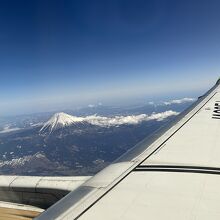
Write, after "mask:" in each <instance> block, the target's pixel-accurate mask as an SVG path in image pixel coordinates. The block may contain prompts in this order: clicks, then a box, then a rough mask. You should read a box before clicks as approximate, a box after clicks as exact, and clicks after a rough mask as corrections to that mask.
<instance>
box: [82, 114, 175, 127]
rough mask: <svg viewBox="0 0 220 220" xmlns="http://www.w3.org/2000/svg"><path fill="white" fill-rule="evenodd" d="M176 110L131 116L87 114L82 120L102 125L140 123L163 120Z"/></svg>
mask: <svg viewBox="0 0 220 220" xmlns="http://www.w3.org/2000/svg"><path fill="white" fill-rule="evenodd" d="M178 114H179V113H178V112H175V111H171V110H169V111H165V112H161V113H153V114H151V115H146V114H140V115H129V116H115V117H102V116H97V115H91V116H86V117H84V118H83V120H82V121H84V122H87V123H90V124H93V125H98V126H102V127H107V126H108V127H109V126H118V125H123V124H139V123H141V122H144V121H151V120H156V121H162V120H164V119H166V118H168V117H170V116H175V115H178Z"/></svg>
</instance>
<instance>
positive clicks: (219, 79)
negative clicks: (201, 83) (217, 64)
mask: <svg viewBox="0 0 220 220" xmlns="http://www.w3.org/2000/svg"><path fill="white" fill-rule="evenodd" d="M216 85H220V77H219V78H218V80H217V82H216Z"/></svg>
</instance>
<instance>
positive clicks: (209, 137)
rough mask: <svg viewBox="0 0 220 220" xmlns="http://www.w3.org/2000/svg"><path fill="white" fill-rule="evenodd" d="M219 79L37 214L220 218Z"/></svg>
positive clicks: (81, 219) (98, 219)
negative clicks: (170, 119)
mask: <svg viewBox="0 0 220 220" xmlns="http://www.w3.org/2000/svg"><path fill="white" fill-rule="evenodd" d="M219 174H220V80H218V81H217V83H216V85H215V86H214V87H213V88H212V89H211V90H209V91H208V92H207V93H206V94H205V95H203V96H201V97H199V99H198V101H197V102H195V103H194V104H193V105H192V106H191V107H190V108H189V109H187V110H186V111H185V112H183V113H182V114H180V115H179V116H178V117H177V118H176V119H175V120H174V121H173V122H172V123H171V124H169V125H168V126H167V127H166V128H163V129H162V130H158V131H157V132H156V133H154V134H153V135H152V136H151V137H150V138H147V139H145V140H143V141H142V142H141V143H139V144H138V145H136V146H135V147H134V148H133V149H132V150H130V151H129V152H128V153H126V154H125V155H124V156H122V157H121V158H119V159H118V160H117V161H116V162H115V163H113V164H112V165H110V166H108V167H107V168H105V169H104V170H102V171H101V172H100V173H98V174H97V175H95V176H94V177H92V178H90V179H88V180H87V181H86V182H84V183H83V184H82V185H81V186H79V187H78V188H77V189H75V190H73V191H72V192H71V193H69V194H68V195H67V196H65V197H64V198H63V199H61V200H60V201H58V202H57V203H55V204H54V205H52V206H51V207H50V208H48V209H47V210H46V211H44V212H43V213H42V214H40V215H39V216H38V217H37V218H36V219H37V220H50V219H51V220H55V219H56V220H58V219H59V220H61V219H62V220H63V219H64V220H65V219H68V220H69V219H78V220H103V219H105V220H119V219H123V220H134V219H151V220H158V219H167V220H176V219H178V220H196V219H199V220H201V219H204V220H207V219H216V220H217V219H220V175H219Z"/></svg>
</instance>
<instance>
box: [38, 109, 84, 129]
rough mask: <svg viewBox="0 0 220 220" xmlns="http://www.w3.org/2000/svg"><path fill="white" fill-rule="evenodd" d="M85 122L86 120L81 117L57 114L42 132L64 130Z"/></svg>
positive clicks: (45, 125) (44, 126)
mask: <svg viewBox="0 0 220 220" xmlns="http://www.w3.org/2000/svg"><path fill="white" fill-rule="evenodd" d="M83 120H84V119H83V118H81V117H75V116H72V115H68V114H66V113H64V112H60V113H56V114H54V115H53V116H52V117H51V118H50V119H49V120H48V121H47V122H46V123H45V124H44V125H43V127H42V128H41V130H40V132H44V131H45V130H49V131H50V132H52V131H53V130H56V129H58V128H63V127H66V126H70V125H72V124H75V123H79V122H83Z"/></svg>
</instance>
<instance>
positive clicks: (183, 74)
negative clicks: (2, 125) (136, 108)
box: [0, 0, 220, 115]
mask: <svg viewBox="0 0 220 220" xmlns="http://www.w3.org/2000/svg"><path fill="white" fill-rule="evenodd" d="M219 11H220V2H219V1H217V0H211V1H207V0H190V1H189V0H184V1H176V0H169V1H167V0H161V1H159V0H133V1H131V0H108V1H107V0H106V1H105V0H90V1H89V0H63V1H60V0H51V1H49V0H31V1H30V0H19V1H17V0H1V1H0V101H1V107H0V114H2V115H8V114H21V113H28V112H37V111H48V110H56V109H62V108H63V109H64V108H70V107H76V106H79V105H87V104H90V103H97V102H102V103H104V104H105V103H106V104H113V103H123V102H129V100H130V101H131V102H132V100H135V99H143V97H146V99H152V100H153V99H154V98H155V97H159V96H163V97H166V96H167V97H168V96H177V97H178V96H182V95H190V94H192V95H195V94H196V95H197V94H199V93H200V92H203V91H205V90H207V89H208V88H209V87H210V86H211V85H213V83H214V82H215V80H216V79H217V77H218V76H220V13H219Z"/></svg>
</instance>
